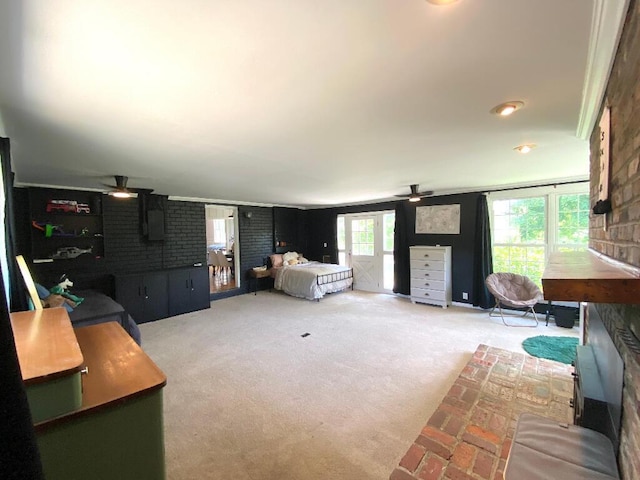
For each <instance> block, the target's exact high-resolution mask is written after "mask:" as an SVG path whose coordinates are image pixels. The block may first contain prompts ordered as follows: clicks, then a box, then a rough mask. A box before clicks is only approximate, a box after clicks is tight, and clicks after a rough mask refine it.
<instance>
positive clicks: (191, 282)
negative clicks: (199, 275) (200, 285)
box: [191, 278, 193, 291]
mask: <svg viewBox="0 0 640 480" xmlns="http://www.w3.org/2000/svg"><path fill="white" fill-rule="evenodd" d="M191 291H193V278H192V279H191Z"/></svg>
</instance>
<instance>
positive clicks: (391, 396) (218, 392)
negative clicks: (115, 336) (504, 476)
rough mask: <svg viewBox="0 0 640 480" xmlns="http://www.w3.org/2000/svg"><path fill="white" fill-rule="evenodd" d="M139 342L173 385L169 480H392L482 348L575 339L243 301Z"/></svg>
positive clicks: (432, 313) (465, 317)
mask: <svg viewBox="0 0 640 480" xmlns="http://www.w3.org/2000/svg"><path fill="white" fill-rule="evenodd" d="M141 330H142V337H143V347H144V349H145V350H146V351H147V353H148V354H149V355H150V356H151V358H152V359H153V360H154V361H155V362H156V363H157V364H158V365H159V366H160V367H161V368H162V369H163V370H164V372H165V373H166V375H167V377H168V383H167V387H166V388H165V391H164V396H165V444H166V461H167V477H168V479H170V480H182V479H190V480H191V479H225V480H244V479H251V480H261V479H264V480H286V479H292V480H293V479H296V480H298V479H300V480H302V479H304V480H307V479H309V480H315V479H344V480H358V479H363V480H365V479H387V478H389V474H390V473H391V472H392V471H393V469H394V468H395V467H396V466H397V465H398V461H399V460H400V459H401V458H402V457H403V455H404V454H405V452H406V451H407V448H409V446H410V445H411V444H412V443H413V441H414V440H415V438H416V437H417V435H418V434H419V433H420V431H421V429H422V427H423V426H424V424H425V423H426V422H427V420H428V419H429V417H430V416H431V415H432V413H433V412H434V411H435V409H436V408H437V406H438V404H439V403H440V401H441V400H442V398H443V397H444V396H445V394H446V393H447V391H448V390H449V388H450V387H451V386H452V384H453V382H454V381H455V379H456V378H457V376H458V374H459V373H460V371H461V369H462V368H463V367H464V365H465V364H466V363H467V361H468V360H469V359H470V358H471V356H472V354H473V352H474V351H475V350H476V348H477V347H478V345H479V344H486V345H490V346H494V347H499V348H504V349H507V350H511V351H516V352H521V353H524V352H523V350H522V348H521V346H520V344H521V342H522V340H523V339H525V338H527V337H529V336H533V335H540V334H548V335H571V336H577V328H574V329H565V328H559V327H555V326H552V325H550V326H549V327H545V326H544V323H543V324H542V325H541V326H539V327H538V328H537V329H533V328H508V327H505V326H504V325H503V324H502V322H501V320H500V319H499V318H489V317H488V314H487V313H486V312H483V311H481V310H474V309H469V308H461V307H453V308H449V309H446V310H443V309H441V308H439V307H430V306H426V305H413V304H411V303H410V302H409V301H408V300H406V299H402V298H398V297H395V296H391V295H378V294H368V293H362V292H345V293H340V294H333V295H329V296H327V297H326V298H325V299H324V300H322V301H321V302H319V303H316V302H309V301H307V300H300V299H296V298H293V297H289V296H286V295H284V294H281V293H276V292H274V293H269V292H260V293H259V294H258V295H257V296H254V295H252V294H248V295H242V296H239V297H233V298H229V299H225V300H219V301H216V302H213V303H212V308H211V309H210V310H205V311H201V312H195V313H191V314H186V315H181V316H178V317H172V318H168V319H164V320H160V321H157V322H153V323H147V324H144V325H141ZM305 333H309V334H310V335H308V336H306V337H303V336H302V335H303V334H305Z"/></svg>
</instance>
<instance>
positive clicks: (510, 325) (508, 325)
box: [489, 300, 538, 328]
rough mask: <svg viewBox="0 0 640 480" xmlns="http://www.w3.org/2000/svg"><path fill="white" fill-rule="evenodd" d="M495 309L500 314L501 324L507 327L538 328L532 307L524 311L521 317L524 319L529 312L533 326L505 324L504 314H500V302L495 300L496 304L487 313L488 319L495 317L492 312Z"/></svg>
mask: <svg viewBox="0 0 640 480" xmlns="http://www.w3.org/2000/svg"><path fill="white" fill-rule="evenodd" d="M496 307H497V308H498V311H499V312H500V317H501V318H502V323H504V324H505V325H506V326H507V327H533V328H535V327H537V326H538V317H537V316H536V312H535V310H534V309H533V307H529V308H528V309H527V310H525V311H524V313H523V314H522V317H524V316H525V315H526V314H527V313H529V311H531V313H532V314H533V320H534V321H535V322H536V323H535V325H514V324H509V323H507V321H506V320H505V318H504V314H503V313H502V307H501V305H500V301H499V300H496V304H495V305H494V306H493V308H492V309H491V311H490V312H489V316H490V317H496V316H497V315H494V314H493V312H494V311H495V309H496Z"/></svg>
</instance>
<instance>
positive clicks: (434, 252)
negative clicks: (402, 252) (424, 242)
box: [409, 248, 445, 262]
mask: <svg viewBox="0 0 640 480" xmlns="http://www.w3.org/2000/svg"><path fill="white" fill-rule="evenodd" d="M444 256H445V252H444V250H443V249H441V248H420V249H416V248H413V249H411V251H410V257H409V258H410V259H411V260H440V261H442V262H444Z"/></svg>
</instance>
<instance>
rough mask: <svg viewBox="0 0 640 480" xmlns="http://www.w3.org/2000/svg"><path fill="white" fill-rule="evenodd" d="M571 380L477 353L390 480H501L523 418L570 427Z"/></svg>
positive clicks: (498, 353) (525, 362)
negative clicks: (528, 415) (549, 420)
mask: <svg viewBox="0 0 640 480" xmlns="http://www.w3.org/2000/svg"><path fill="white" fill-rule="evenodd" d="M571 372H573V367H572V366H570V365H564V364H562V363H558V362H553V361H550V360H544V359H540V358H536V357H531V356H529V355H523V354H521V353H515V352H510V351H508V350H502V349H500V348H493V347H489V346H487V345H479V346H478V349H477V350H476V352H475V353H474V355H473V358H472V359H471V360H470V361H469V363H467V365H466V366H465V367H464V368H463V369H462V373H460V376H459V377H458V378H457V380H456V381H455V383H454V385H453V386H452V387H451V389H450V390H449V392H448V393H447V395H446V396H445V398H444V399H443V400H442V403H441V404H440V405H439V406H438V408H437V410H436V411H435V412H434V414H433V415H432V416H431V418H430V419H429V421H428V422H427V424H426V425H425V426H424V428H423V429H422V432H420V435H419V436H418V438H416V440H415V441H414V443H413V445H411V446H410V447H409V450H408V451H407V453H406V454H405V455H404V457H403V458H402V460H401V461H400V464H399V466H398V467H397V468H396V469H395V470H394V471H393V472H392V473H391V476H390V477H389V480H416V479H420V480H439V479H453V480H479V479H482V480H486V479H490V480H502V478H503V471H504V468H505V462H506V458H507V456H508V454H509V449H510V448H511V439H512V438H513V433H514V430H515V425H516V421H517V420H518V417H519V415H520V414H521V413H523V412H530V413H536V414H538V415H542V416H544V417H549V418H553V419H555V420H558V421H560V422H563V423H572V416H573V413H572V411H571V407H570V406H569V400H570V399H571V398H572V396H573V378H572V376H571Z"/></svg>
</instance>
